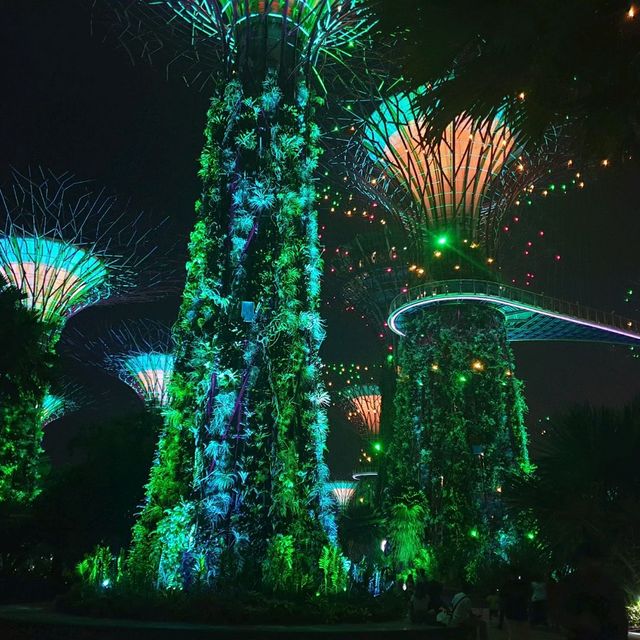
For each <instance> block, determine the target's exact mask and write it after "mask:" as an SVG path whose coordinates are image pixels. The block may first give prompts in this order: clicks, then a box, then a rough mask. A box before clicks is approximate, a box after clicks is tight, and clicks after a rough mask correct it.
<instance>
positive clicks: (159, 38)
mask: <svg viewBox="0 0 640 640" xmlns="http://www.w3.org/2000/svg"><path fill="white" fill-rule="evenodd" d="M105 10H107V15H106V16H105ZM94 14H95V15H96V16H97V19H98V20H104V19H106V20H107V21H108V23H109V24H110V27H111V31H112V32H113V33H114V35H115V36H116V37H117V38H118V40H119V41H120V42H121V43H122V45H123V46H124V47H125V48H126V49H127V51H128V52H129V54H130V56H131V58H132V60H135V59H137V58H139V57H140V58H145V59H151V58H153V57H154V56H156V55H157V54H158V53H159V52H162V51H163V50H164V49H165V48H167V49H170V50H171V53H168V56H169V57H170V60H169V62H168V65H167V69H168V71H169V70H171V69H174V68H177V69H179V73H181V74H182V76H183V78H184V79H185V81H186V82H187V83H188V84H198V85H200V86H201V87H202V86H204V85H206V84H207V83H208V82H209V81H210V80H211V79H212V78H214V77H215V75H216V74H217V73H222V74H223V75H224V76H226V77H229V75H230V74H232V73H234V72H235V73H240V74H241V75H244V74H247V73H248V74H252V73H253V74H255V73H256V72H259V71H260V70H261V65H262V64H264V66H269V67H271V68H274V67H276V68H279V69H280V71H281V72H283V73H285V74H291V75H292V76H293V75H296V74H297V73H298V72H299V71H302V72H304V73H305V74H307V75H309V76H313V77H314V78H315V79H316V80H317V81H318V84H319V85H320V86H321V87H324V85H323V82H322V80H321V75H323V73H324V68H325V67H326V66H327V65H332V64H335V63H338V64H340V65H345V64H347V63H348V61H349V60H350V58H351V57H352V56H353V54H354V48H355V45H356V43H357V42H358V41H359V40H361V39H362V38H363V37H364V36H365V35H366V34H367V32H368V31H369V30H370V29H371V28H372V26H373V25H374V24H375V21H373V20H372V19H371V16H370V14H369V12H368V10H367V9H366V7H365V3H364V2H362V0H241V1H238V0H96V1H95V2H94ZM169 43H170V44H169ZM168 44H169V46H166V45H168ZM259 61H261V62H259ZM321 67H322V68H323V72H322V73H320V68H321Z"/></svg>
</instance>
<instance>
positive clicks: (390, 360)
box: [387, 354, 393, 362]
mask: <svg viewBox="0 0 640 640" xmlns="http://www.w3.org/2000/svg"><path fill="white" fill-rule="evenodd" d="M387 362H393V355H392V354H389V355H388V356H387Z"/></svg>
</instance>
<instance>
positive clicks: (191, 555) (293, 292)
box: [102, 0, 372, 590]
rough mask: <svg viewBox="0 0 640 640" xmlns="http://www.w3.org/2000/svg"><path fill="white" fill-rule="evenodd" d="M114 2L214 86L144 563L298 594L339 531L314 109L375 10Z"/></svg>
mask: <svg viewBox="0 0 640 640" xmlns="http://www.w3.org/2000/svg"><path fill="white" fill-rule="evenodd" d="M102 4H103V5H106V6H107V7H108V8H111V9H114V10H115V13H116V15H117V16H118V22H117V24H118V25H119V26H118V28H119V32H118V36H119V38H120V39H121V41H124V42H126V44H127V46H128V48H129V50H130V51H134V49H135V43H138V42H143V47H142V51H143V55H146V53H148V52H149V51H150V47H149V46H148V43H149V42H152V43H154V45H158V46H160V45H165V44H167V43H168V42H170V43H173V44H175V43H180V44H178V46H177V51H178V53H177V55H176V56H175V58H174V59H173V60H172V63H171V65H170V66H171V67H173V68H174V69H175V68H178V67H180V66H182V68H183V69H184V76H185V78H186V79H187V80H189V81H191V82H195V83H198V84H199V85H200V86H201V87H205V86H207V87H209V86H210V87H211V91H212V94H213V95H212V99H211V106H210V109H209V112H208V116H207V125H206V130H205V138H206V141H205V148H204V150H203V153H202V156H201V169H200V176H201V177H202V180H203V192H202V197H201V199H200V200H199V201H198V202H197V204H196V215H197V221H196V225H195V228H194V231H193V233H192V236H191V244H190V247H189V251H190V258H189V262H188V264H187V282H186V287H185V291H184V296H183V304H182V308H181V311H180V315H179V318H178V322H177V325H176V328H175V337H176V368H175V373H174V376H173V381H172V385H171V392H170V396H171V398H172V400H171V402H170V406H169V410H168V414H167V425H166V430H165V432H164V434H163V436H162V437H161V440H160V442H159V450H158V456H157V461H158V462H157V464H156V465H155V466H154V468H153V469H152V472H151V479H150V482H149V484H148V490H147V505H146V507H145V509H144V510H143V512H142V515H141V517H140V518H139V520H138V523H137V525H136V527H135V529H134V540H133V550H132V555H131V559H130V562H129V567H130V572H131V574H132V575H133V574H135V575H137V576H140V577H141V579H143V580H146V581H147V583H153V584H157V585H159V586H161V587H171V588H180V587H182V586H184V584H185V581H186V582H187V583H188V582H189V581H190V580H193V579H197V580H204V581H206V582H207V583H208V584H214V583H215V582H216V580H218V579H219V578H226V579H242V577H243V576H247V575H249V574H253V575H256V573H257V574H258V575H262V580H263V582H264V583H265V584H269V585H271V586H272V587H273V588H277V589H293V590H295V589H299V588H301V586H302V585H303V584H305V583H307V582H308V581H309V580H310V579H311V578H310V576H313V575H315V574H317V558H318V557H319V554H320V552H321V547H322V546H323V545H325V544H333V543H335V540H336V536H335V524H334V521H333V517H332V514H331V498H330V495H329V493H328V490H327V480H328V469H327V467H326V464H325V462H324V451H325V439H326V430H327V420H326V414H325V408H324V405H325V403H326V401H327V396H326V393H325V392H324V390H323V388H322V384H321V377H320V376H321V371H320V359H319V356H318V350H319V347H320V344H321V342H322V340H323V338H324V329H323V326H322V322H321V320H320V316H319V314H318V308H319V295H320V277H321V271H322V259H321V251H320V247H319V240H318V227H317V217H316V212H315V211H314V202H315V199H316V195H315V187H314V174H315V171H316V168H317V165H318V159H319V156H320V148H319V143H320V139H321V132H320V129H319V127H318V125H317V124H316V122H315V114H316V111H317V109H318V108H319V107H321V106H322V104H323V103H324V102H325V97H326V93H327V85H326V83H327V81H328V80H329V79H330V78H336V77H337V76H336V74H335V73H333V71H332V68H338V69H339V70H340V71H341V73H342V74H346V73H347V71H348V65H347V63H348V62H350V61H351V60H352V59H353V57H354V54H355V53H356V52H357V51H358V48H359V44H360V43H361V41H363V40H364V38H363V36H364V34H366V32H367V31H368V30H369V29H370V27H371V24H372V23H371V21H370V20H369V18H368V16H367V14H366V12H365V11H364V10H363V6H362V4H361V3H360V2H359V0H347V1H344V0H289V1H287V2H276V1H267V2H262V1H257V0H248V1H247V2H242V3H240V2H235V1H231V0H229V1H226V0H225V1H218V0H195V1H194V0H155V1H151V0H148V1H146V2H145V1H143V0H138V1H133V2H132V1H130V0H129V1H126V2H116V1H112V2H106V3H105V2H103V3H102ZM154 45H152V47H151V48H153V46H154ZM156 48H157V47H156ZM194 524H195V525H196V526H195V529H193V530H194V531H195V534H194V535H191V534H190V531H192V526H193V525H194ZM185 558H188V559H189V561H188V562H187V561H186V560H185ZM286 558H291V560H286V561H285V559H286ZM252 580H255V578H252Z"/></svg>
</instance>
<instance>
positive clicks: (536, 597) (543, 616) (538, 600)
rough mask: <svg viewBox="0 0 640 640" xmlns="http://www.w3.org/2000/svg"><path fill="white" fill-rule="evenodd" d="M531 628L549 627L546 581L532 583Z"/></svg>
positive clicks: (533, 581)
mask: <svg viewBox="0 0 640 640" xmlns="http://www.w3.org/2000/svg"><path fill="white" fill-rule="evenodd" d="M530 621H531V626H532V627H535V626H538V625H544V626H547V583H546V582H545V581H544V580H532V581H531V617H530Z"/></svg>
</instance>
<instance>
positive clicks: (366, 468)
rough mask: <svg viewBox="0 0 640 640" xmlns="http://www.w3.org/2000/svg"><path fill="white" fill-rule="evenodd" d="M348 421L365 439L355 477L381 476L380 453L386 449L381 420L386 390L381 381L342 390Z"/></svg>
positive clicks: (358, 478) (355, 478)
mask: <svg viewBox="0 0 640 640" xmlns="http://www.w3.org/2000/svg"><path fill="white" fill-rule="evenodd" d="M340 396H341V399H342V404H343V406H344V408H345V411H346V416H347V420H348V421H349V422H350V423H351V424H352V425H353V426H354V427H355V429H356V432H357V433H358V435H359V436H360V437H361V438H362V440H363V444H364V446H363V448H362V449H361V451H360V457H359V459H358V465H357V467H356V469H355V470H354V472H353V478H354V480H363V479H368V478H377V476H378V460H377V458H378V456H379V454H380V453H381V452H382V441H381V439H380V422H381V415H382V393H381V391H380V387H379V386H378V385H377V384H364V385H353V386H347V387H345V388H344V389H343V390H342V392H341V393H340Z"/></svg>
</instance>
